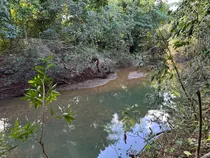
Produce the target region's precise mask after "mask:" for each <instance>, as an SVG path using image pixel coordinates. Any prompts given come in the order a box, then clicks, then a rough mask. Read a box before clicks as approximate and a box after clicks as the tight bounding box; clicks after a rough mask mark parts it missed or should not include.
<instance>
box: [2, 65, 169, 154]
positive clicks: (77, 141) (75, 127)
mask: <svg viewBox="0 0 210 158" xmlns="http://www.w3.org/2000/svg"><path fill="white" fill-rule="evenodd" d="M139 73H140V74H145V70H143V69H138V70H137V69H128V70H121V71H119V72H118V73H117V76H118V77H117V78H116V79H115V80H112V81H110V82H108V83H106V84H105V85H102V86H98V87H95V88H84V89H79V90H71V91H61V95H60V96H59V97H58V99H57V100H56V101H55V102H53V104H52V105H50V107H52V108H53V109H54V111H55V113H58V111H59V110H58V109H59V108H58V107H60V108H66V107H67V106H70V107H71V109H72V111H73V112H74V114H75V121H73V122H72V124H68V123H67V122H66V121H64V120H59V119H56V118H55V116H51V115H50V110H48V111H49V112H48V113H47V119H46V126H45V131H44V143H45V146H46V151H47V153H48V155H49V157H50V158H118V157H119V156H121V157H122V158H126V157H128V156H127V155H126V152H127V151H128V149H132V150H133V151H140V150H141V149H142V148H143V147H144V146H145V142H144V137H145V135H147V134H148V133H149V132H150V130H151V129H152V130H153V132H158V131H160V129H159V125H158V124H156V123H153V122H151V121H150V119H151V118H152V117H154V115H161V114H162V113H163V111H161V110H157V109H155V108H154V109H153V108H152V107H151V106H148V103H147V102H145V95H146V94H147V93H149V92H150V91H151V90H152V88H151V87H150V86H149V85H148V82H147V78H146V77H144V75H143V76H142V77H140V78H138V74H139ZM129 74H130V75H131V78H130V76H129ZM132 75H133V78H132ZM132 105H136V106H137V107H135V106H134V108H135V111H137V113H132V115H133V116H135V119H136V121H135V119H134V118H130V119H128V117H127V119H125V121H124V122H123V121H122V120H121V118H123V117H124V115H123V112H125V111H128V110H129V107H131V106H132ZM126 109H127V110H126ZM40 110H41V109H36V110H34V109H30V108H29V107H28V103H27V102H26V101H23V100H21V99H20V98H13V99H10V100H1V101H0V130H1V131H8V129H9V128H10V127H11V126H12V125H13V123H14V121H15V119H16V118H18V120H19V121H20V122H21V124H25V123H27V121H31V122H33V121H39V120H40ZM55 115H56V114H55ZM163 119H165V118H164V115H163ZM126 121H127V122H126ZM126 123H130V124H131V125H132V127H131V128H130V130H128V131H127V134H126V135H127V139H126V142H125V140H124V129H125V128H123V127H125V126H124V125H125V124H126ZM38 138H39V133H37V134H36V135H35V136H34V137H32V138H31V139H30V140H28V141H27V142H25V143H21V142H18V143H19V144H20V145H19V146H18V147H17V148H16V149H14V150H13V151H12V152H11V153H10V154H9V156H8V157H9V158H41V157H44V156H43V154H42V152H41V147H40V144H39V143H38Z"/></svg>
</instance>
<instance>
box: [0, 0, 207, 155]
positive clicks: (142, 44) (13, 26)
mask: <svg viewBox="0 0 210 158" xmlns="http://www.w3.org/2000/svg"><path fill="white" fill-rule="evenodd" d="M0 26H1V28H0V53H1V57H0V64H1V65H2V66H1V67H0V73H1V74H0V77H1V78H0V88H1V89H0V92H1V93H5V89H6V90H8V88H9V90H10V88H11V87H16V86H17V84H18V85H22V87H19V88H20V89H21V90H22V89H23V90H22V91H21V92H18V93H16V94H14V95H17V94H18V95H19V94H20V93H22V92H23V91H24V88H26V87H27V85H26V81H27V80H29V79H31V78H32V77H33V76H34V75H35V74H36V72H34V71H33V67H34V66H37V65H40V64H41V65H42V64H43V63H42V61H41V60H40V58H42V57H46V56H49V55H50V54H51V53H53V55H54V57H53V58H54V63H55V68H54V69H53V70H51V71H49V74H50V76H51V77H52V79H53V81H54V82H58V83H62V84H63V83H67V82H68V81H69V79H70V78H71V79H72V75H73V76H74V77H75V78H74V79H75V80H79V81H83V80H85V79H87V77H86V78H82V77H81V75H86V76H89V78H91V77H92V78H93V76H95V77H104V74H106V73H110V72H111V70H110V69H112V68H113V67H114V66H116V65H117V66H124V65H126V66H128V65H130V64H129V63H130V62H132V61H134V60H136V61H138V63H139V65H141V66H143V65H145V66H147V67H150V68H151V70H152V74H151V83H152V85H154V87H155V89H156V91H155V92H154V93H152V94H149V95H148V97H150V98H149V100H150V103H151V104H157V106H160V107H161V108H163V109H164V110H166V111H167V112H168V113H169V114H170V119H169V120H168V125H169V127H170V131H169V130H167V131H166V132H165V134H164V135H163V136H162V137H159V139H156V140H154V141H150V142H148V144H147V146H146V149H145V151H144V153H143V155H142V156H145V157H170V156H171V157H185V156H187V157H190V156H191V157H195V156H196V157H200V156H203V155H204V154H206V153H207V152H208V151H209V149H210V142H209V141H210V136H209V126H210V124H209V93H210V91H209V85H210V83H209V73H210V70H209V54H210V43H209V39H210V32H209V30H210V4H209V1H208V0H203V1H198V0H191V1H188V0H183V1H182V2H181V3H180V4H179V7H178V9H177V10H176V11H175V12H174V11H171V10H170V9H169V6H168V5H167V4H166V3H164V2H163V1H157V2H155V1H154V0H149V1H145V0H140V1H137V0H122V1H117V0H116V1H114V0H109V1H105V0H101V1H94V0H86V1H71V0H65V1H64V0H63V1H54V0H19V1H15V0H10V1H7V0H2V1H1V5H0ZM93 59H96V60H93ZM97 60H99V61H102V62H103V64H104V65H103V67H105V68H104V69H102V67H101V68H100V69H99V68H98V71H97V72H96V71H94V70H93V73H92V74H91V75H92V76H91V75H90V68H92V65H91V64H93V63H95V61H97ZM91 61H93V62H91ZM113 61H114V62H113ZM110 63H112V64H110ZM12 65H16V67H13V66H12ZM23 65H24V67H23ZM107 65H109V66H110V65H111V68H110V67H108V66H107ZM87 67H88V68H87ZM107 69H108V71H107ZM87 71H88V73H87ZM102 71H103V73H102ZM26 72H27V73H26ZM91 72H92V71H91ZM99 72H100V73H99ZM69 73H70V74H71V75H69ZM98 73H99V74H98ZM67 74H68V75H67ZM23 76H24V77H23ZM78 76H79V77H78ZM90 76H91V77H90ZM20 83H21V84H20ZM9 92H11V91H9ZM166 93H167V94H168V95H169V96H170V99H169V100H167V101H164V104H163V103H162V100H164V94H166ZM32 99H33V98H32ZM29 100H30V99H29ZM151 135H152V136H151V137H152V138H153V137H154V133H152V132H151ZM0 136H1V135H0ZM172 137H173V138H174V139H169V138H172ZM150 139H151V138H148V140H150ZM164 140H170V141H164ZM3 141H4V140H3V139H0V142H3ZM40 142H41V141H40ZM2 144H4V143H2ZM3 149H8V148H7V146H6V145H4V146H3ZM6 151H7V150H6ZM0 152H1V150H0ZM4 152H5V151H3V153H4ZM133 156H139V154H137V155H133Z"/></svg>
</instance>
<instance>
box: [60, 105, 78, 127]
mask: <svg viewBox="0 0 210 158" xmlns="http://www.w3.org/2000/svg"><path fill="white" fill-rule="evenodd" d="M59 110H60V112H61V115H58V116H56V118H57V119H62V118H64V120H66V121H67V122H68V123H71V122H72V121H74V120H75V118H74V117H73V116H74V113H73V112H72V111H71V107H70V105H69V106H68V108H65V107H63V108H62V107H59Z"/></svg>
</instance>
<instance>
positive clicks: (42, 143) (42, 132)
mask: <svg viewBox="0 0 210 158" xmlns="http://www.w3.org/2000/svg"><path fill="white" fill-rule="evenodd" d="M42 90H43V98H42V108H43V111H42V129H41V135H40V139H39V144H40V145H41V146H42V152H43V154H44V155H45V157H46V158H48V155H47V153H46V151H45V147H44V142H43V135H44V124H45V115H44V113H45V85H44V81H42Z"/></svg>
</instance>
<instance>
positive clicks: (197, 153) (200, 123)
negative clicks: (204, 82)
mask: <svg viewBox="0 0 210 158" xmlns="http://www.w3.org/2000/svg"><path fill="white" fill-rule="evenodd" d="M196 94H197V95H198V102H199V135H198V147H197V150H196V158H199V155H200V148H201V137H202V104H201V93H200V91H199V90H198V91H197V92H196Z"/></svg>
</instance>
